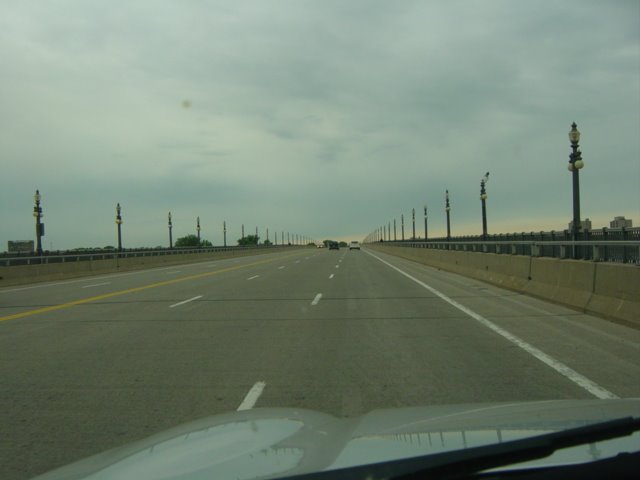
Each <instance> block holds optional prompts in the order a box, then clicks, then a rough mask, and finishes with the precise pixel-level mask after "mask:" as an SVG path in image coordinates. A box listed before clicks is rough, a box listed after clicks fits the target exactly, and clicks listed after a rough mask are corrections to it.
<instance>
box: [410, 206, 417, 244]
mask: <svg viewBox="0 0 640 480" xmlns="http://www.w3.org/2000/svg"><path fill="white" fill-rule="evenodd" d="M411 223H412V224H413V236H412V237H411V240H412V241H414V242H415V241H416V209H415V208H412V209H411Z"/></svg>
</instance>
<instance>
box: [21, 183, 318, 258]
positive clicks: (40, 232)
mask: <svg viewBox="0 0 640 480" xmlns="http://www.w3.org/2000/svg"><path fill="white" fill-rule="evenodd" d="M33 201H34V206H33V216H34V218H35V221H36V254H37V255H39V256H40V255H42V237H43V236H44V223H42V217H43V216H44V215H43V213H42V203H41V202H42V195H41V194H40V190H36V193H35V195H34V196H33ZM115 223H116V226H117V232H118V251H120V252H121V251H122V224H123V220H122V206H121V205H120V203H119V202H118V204H117V205H116V221H115ZM167 227H168V229H169V249H173V217H172V215H171V212H169V213H168V214H167ZM200 230H201V228H200V217H199V216H198V217H197V218H196V232H197V236H198V243H200ZM222 232H223V244H224V246H225V247H226V246H227V221H226V220H225V221H223V222H222ZM266 232H267V241H268V240H269V229H268V228H267V230H266ZM291 235H292V234H291V233H290V232H287V242H288V243H289V244H290V243H291ZM293 235H294V236H293V241H294V244H295V245H301V244H302V243H303V242H304V243H305V244H306V243H310V242H311V241H312V240H311V238H310V237H307V236H304V235H300V234H293ZM257 236H258V227H256V238H257ZM242 238H244V224H242ZM281 243H282V245H284V243H285V242H284V231H283V232H281ZM275 244H276V245H277V244H278V234H277V232H276V233H275Z"/></svg>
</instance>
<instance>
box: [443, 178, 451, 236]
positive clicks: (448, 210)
mask: <svg viewBox="0 0 640 480" xmlns="http://www.w3.org/2000/svg"><path fill="white" fill-rule="evenodd" d="M444 198H445V207H444V210H445V212H447V242H448V241H450V240H451V218H450V212H451V204H450V203H449V190H447V191H446V193H445V197H444Z"/></svg>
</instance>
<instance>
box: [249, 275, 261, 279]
mask: <svg viewBox="0 0 640 480" xmlns="http://www.w3.org/2000/svg"><path fill="white" fill-rule="evenodd" d="M259 276H260V275H254V276H253V277H249V278H247V280H253V279H254V278H258V277H259Z"/></svg>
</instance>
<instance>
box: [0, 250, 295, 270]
mask: <svg viewBox="0 0 640 480" xmlns="http://www.w3.org/2000/svg"><path fill="white" fill-rule="evenodd" d="M289 246H293V245H258V246H232V247H207V248H173V249H167V250H155V249H149V250H123V251H122V252H118V251H113V250H109V251H93V252H90V253H87V252H78V253H66V252H65V253H64V254H62V255H52V254H45V255H42V256H33V255H29V256H17V257H16V256H14V257H9V258H0V266H2V267H11V266H16V265H44V264H49V263H67V262H90V261H95V260H113V259H120V258H133V257H158V256H165V255H185V254H197V253H213V252H232V251H239V250H263V249H264V250H267V249H275V248H286V247H289Z"/></svg>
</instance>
